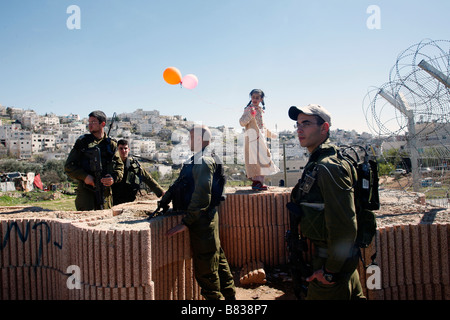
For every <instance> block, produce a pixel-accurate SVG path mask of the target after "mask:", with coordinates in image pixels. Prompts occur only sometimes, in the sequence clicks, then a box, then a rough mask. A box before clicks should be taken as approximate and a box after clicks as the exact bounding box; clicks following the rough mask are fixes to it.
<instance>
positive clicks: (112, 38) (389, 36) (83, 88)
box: [0, 0, 450, 132]
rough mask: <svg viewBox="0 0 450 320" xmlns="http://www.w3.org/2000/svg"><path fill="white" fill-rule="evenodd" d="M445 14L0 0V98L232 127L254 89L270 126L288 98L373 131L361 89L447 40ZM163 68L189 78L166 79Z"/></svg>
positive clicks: (252, 2) (63, 111) (356, 4)
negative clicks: (185, 82) (193, 83)
mask: <svg viewBox="0 0 450 320" xmlns="http://www.w3.org/2000/svg"><path fill="white" fill-rule="evenodd" d="M71 5H75V6H77V8H78V9H79V11H78V12H77V11H73V10H68V9H70V6H71ZM373 6H376V8H377V9H378V10H377V11H374V10H373V8H374V7H373ZM371 8H372V9H371ZM448 12H450V1H447V0H428V1H415V0H408V1H406V0H395V1H393V0H391V1H384V0H383V1H376V0H370V1H364V0H345V1H331V0H327V1H300V0H278V1H273V0H270V1H269V0H221V1H218V0H184V1H181V0H164V1H162V0H160V1H155V0H151V1H149V0H127V1H120V0H69V1H66V0H14V1H12V0H0V105H3V106H5V107H16V108H22V109H25V110H28V109H31V110H34V111H35V112H37V113H38V114H41V115H43V114H46V113H54V114H56V115H68V114H71V113H73V114H79V115H80V116H81V117H82V118H84V117H87V115H88V114H89V112H91V111H93V110H98V109H100V110H103V111H104V112H105V113H106V114H107V115H108V116H112V114H113V113H114V112H117V113H118V114H119V113H122V112H133V111H135V110H136V109H144V110H159V112H160V114H161V115H182V116H183V117H186V118H187V120H190V121H194V122H198V123H204V124H207V125H209V126H213V127H217V126H221V125H225V126H228V127H235V128H236V129H239V128H240V125H239V118H240V117H241V115H242V112H243V109H244V107H245V106H246V105H247V103H248V102H249V93H250V91H251V90H252V89H255V88H259V89H262V90H263V91H264V92H265V95H266V99H265V103H266V110H265V113H264V122H265V125H266V126H267V127H268V128H269V129H271V130H277V131H282V130H286V129H287V130H294V127H293V124H294V122H293V121H292V120H291V119H289V117H288V109H289V107H290V106H292V105H296V106H303V105H307V104H310V103H315V104H320V105H322V106H323V107H325V108H326V109H328V110H329V112H330V113H331V115H332V126H331V129H332V130H336V129H344V130H356V131H357V132H371V131H370V128H369V127H368V125H367V121H366V118H365V112H364V110H365V108H367V102H365V97H366V96H367V95H368V92H369V91H370V90H373V88H374V87H380V86H382V85H383V84H385V83H386V82H387V81H388V80H389V72H390V70H391V68H392V67H393V65H394V64H395V62H396V59H397V57H398V55H399V54H400V53H401V52H403V51H404V50H406V49H407V48H409V47H410V46H412V45H414V44H417V43H419V42H421V41H423V40H424V39H432V40H450V34H449V31H450V19H448ZM168 67H176V68H178V69H179V70H180V72H181V73H182V75H186V74H194V75H196V76H197V78H198V80H199V82H198V86H197V87H196V88H194V89H191V90H190V89H187V88H184V87H182V86H180V85H170V84H168V83H166V82H165V81H164V79H163V72H164V70H165V69H166V68H168ZM366 100H367V99H366Z"/></svg>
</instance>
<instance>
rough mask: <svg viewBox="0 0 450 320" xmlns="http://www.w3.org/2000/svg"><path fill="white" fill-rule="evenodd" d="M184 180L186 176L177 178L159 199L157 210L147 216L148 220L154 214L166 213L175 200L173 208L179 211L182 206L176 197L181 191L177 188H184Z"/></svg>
mask: <svg viewBox="0 0 450 320" xmlns="http://www.w3.org/2000/svg"><path fill="white" fill-rule="evenodd" d="M184 180H185V178H184V176H180V177H178V178H177V180H175V182H174V183H173V184H172V185H171V186H170V187H169V189H167V191H166V192H165V193H164V195H163V196H162V198H161V200H159V201H158V207H157V208H156V210H155V211H154V212H153V213H151V214H148V218H147V219H148V220H150V219H151V218H153V217H154V216H157V215H162V214H165V213H166V212H167V210H169V203H170V202H173V210H175V211H177V210H180V209H181V208H180V207H181V206H180V205H179V204H180V199H174V197H177V198H178V196H177V195H179V194H180V192H179V191H178V190H177V189H180V188H184V186H185V182H184Z"/></svg>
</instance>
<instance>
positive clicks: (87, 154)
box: [64, 110, 123, 211]
mask: <svg viewBox="0 0 450 320" xmlns="http://www.w3.org/2000/svg"><path fill="white" fill-rule="evenodd" d="M105 125H106V115H105V113H104V112H102V111H98V110H97V111H93V112H91V113H90V114H89V132H90V133H89V134H85V135H83V136H81V137H79V138H78V139H77V141H76V142H75V145H74V147H73V148H72V150H71V151H70V154H69V157H68V158H67V160H66V163H65V166H64V170H65V172H66V174H67V175H68V176H69V177H71V178H73V179H75V180H77V181H78V188H77V190H76V192H77V196H76V199H75V207H76V209H77V210H79V211H89V210H101V209H108V208H111V207H112V192H111V186H112V185H113V184H114V183H117V182H119V181H120V180H121V179H122V176H123V162H122V160H121V159H120V156H119V152H118V151H117V142H116V141H115V140H113V139H110V138H108V137H107V136H106V133H105V130H104V128H105ZM99 168H100V169H101V170H99ZM96 176H98V177H101V179H98V180H99V183H97V184H96V183H95V180H96V179H95V177H96Z"/></svg>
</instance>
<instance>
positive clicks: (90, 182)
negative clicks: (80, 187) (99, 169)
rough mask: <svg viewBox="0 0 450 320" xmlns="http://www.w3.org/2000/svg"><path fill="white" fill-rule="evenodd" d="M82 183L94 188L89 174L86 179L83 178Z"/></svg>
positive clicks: (92, 179) (92, 178)
mask: <svg viewBox="0 0 450 320" xmlns="http://www.w3.org/2000/svg"><path fill="white" fill-rule="evenodd" d="M84 183H85V184H87V185H90V186H93V187H95V182H94V177H93V176H91V175H90V174H88V175H87V177H86V178H84Z"/></svg>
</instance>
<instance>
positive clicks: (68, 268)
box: [0, 211, 203, 300]
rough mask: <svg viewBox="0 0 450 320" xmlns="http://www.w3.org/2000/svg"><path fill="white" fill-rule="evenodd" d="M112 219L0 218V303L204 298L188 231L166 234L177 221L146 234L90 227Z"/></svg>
mask: <svg viewBox="0 0 450 320" xmlns="http://www.w3.org/2000/svg"><path fill="white" fill-rule="evenodd" d="M111 216H112V211H111V215H110V216H104V215H101V216H100V215H98V214H93V217H91V218H89V219H87V220H84V219H83V220H67V221H65V220H61V219H54V218H46V219H13V220H10V219H3V220H0V241H1V242H0V244H1V246H0V249H1V250H0V283H1V291H0V300H80V299H81V300H185V299H195V300H199V299H203V298H202V297H201V295H200V289H199V286H198V285H197V283H196V282H195V279H194V274H193V267H192V259H191V253H190V246H189V233H188V232H185V233H182V234H178V235H175V236H173V237H171V238H169V237H167V236H165V232H166V231H167V230H168V229H169V228H171V227H172V226H175V225H176V224H177V223H179V222H180V220H181V216H176V215H169V216H165V217H160V218H155V219H152V220H151V221H150V222H144V224H145V225H147V227H146V228H144V229H142V228H139V229H132V228H128V229H123V230H120V229H119V230H117V229H113V230H111V229H105V228H99V227H98V223H96V222H95V221H98V220H101V221H103V225H105V221H104V219H106V221H107V219H108V218H110V217H111ZM106 225H107V223H106ZM74 266H75V267H76V268H78V271H79V273H78V275H76V274H75V273H73V271H74V270H73V267H74ZM76 279H77V280H79V288H76V287H75V280H76ZM68 281H70V284H71V285H70V284H69V285H68Z"/></svg>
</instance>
